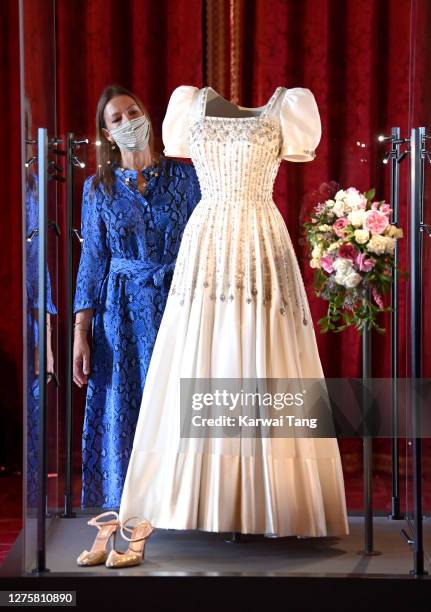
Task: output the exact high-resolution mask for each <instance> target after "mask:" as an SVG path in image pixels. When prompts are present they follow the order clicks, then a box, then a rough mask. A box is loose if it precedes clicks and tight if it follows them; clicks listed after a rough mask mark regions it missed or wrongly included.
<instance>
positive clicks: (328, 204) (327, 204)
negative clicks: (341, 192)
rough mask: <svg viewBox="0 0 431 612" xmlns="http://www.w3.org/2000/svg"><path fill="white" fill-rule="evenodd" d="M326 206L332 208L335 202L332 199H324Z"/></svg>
mask: <svg viewBox="0 0 431 612" xmlns="http://www.w3.org/2000/svg"><path fill="white" fill-rule="evenodd" d="M325 204H326V207H327V208H332V207H333V206H334V204H335V202H334V200H326V202H325Z"/></svg>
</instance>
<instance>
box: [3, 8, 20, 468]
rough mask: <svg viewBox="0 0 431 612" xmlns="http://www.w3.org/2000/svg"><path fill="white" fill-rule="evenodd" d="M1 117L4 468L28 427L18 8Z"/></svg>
mask: <svg viewBox="0 0 431 612" xmlns="http://www.w3.org/2000/svg"><path fill="white" fill-rule="evenodd" d="M0 70H1V76H2V83H3V87H2V95H1V96H0V116H1V117H2V118H3V126H4V129H5V131H4V134H3V146H2V157H1V163H0V184H1V202H2V207H1V208H2V221H1V224H2V239H1V247H0V287H1V288H2V299H1V301H0V366H1V367H0V381H1V387H2V392H1V394H0V410H1V414H2V427H1V430H2V434H0V466H2V465H5V463H7V464H8V465H10V466H14V465H19V463H20V460H21V448H20V444H19V439H20V431H21V427H22V401H21V397H22V391H21V389H22V367H21V359H22V314H21V312H22V308H21V306H22V270H21V266H22V253H21V249H22V246H21V245H22V240H21V227H22V226H21V131H20V130H21V124H20V85H19V83H20V71H19V29H18V3H17V2H16V0H4V1H3V2H2V3H1V8H0Z"/></svg>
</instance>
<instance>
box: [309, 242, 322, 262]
mask: <svg viewBox="0 0 431 612" xmlns="http://www.w3.org/2000/svg"><path fill="white" fill-rule="evenodd" d="M321 255H322V245H321V244H316V245H315V246H314V247H313V250H312V251H311V257H313V259H316V258H318V257H320V256H321Z"/></svg>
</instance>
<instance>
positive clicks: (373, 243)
mask: <svg viewBox="0 0 431 612" xmlns="http://www.w3.org/2000/svg"><path fill="white" fill-rule="evenodd" d="M386 238H387V236H380V234H373V235H372V236H371V240H370V241H369V242H368V243H367V245H366V248H367V250H368V251H370V253H375V254H376V255H383V253H384V252H385V251H386Z"/></svg>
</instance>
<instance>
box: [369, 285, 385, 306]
mask: <svg viewBox="0 0 431 612" xmlns="http://www.w3.org/2000/svg"><path fill="white" fill-rule="evenodd" d="M371 293H372V296H373V298H374V301H375V302H376V304H377V306H378V307H379V308H380V309H383V300H382V296H381V295H380V293H379V292H378V291H377V290H376V288H375V287H373V288H372V290H371Z"/></svg>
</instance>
